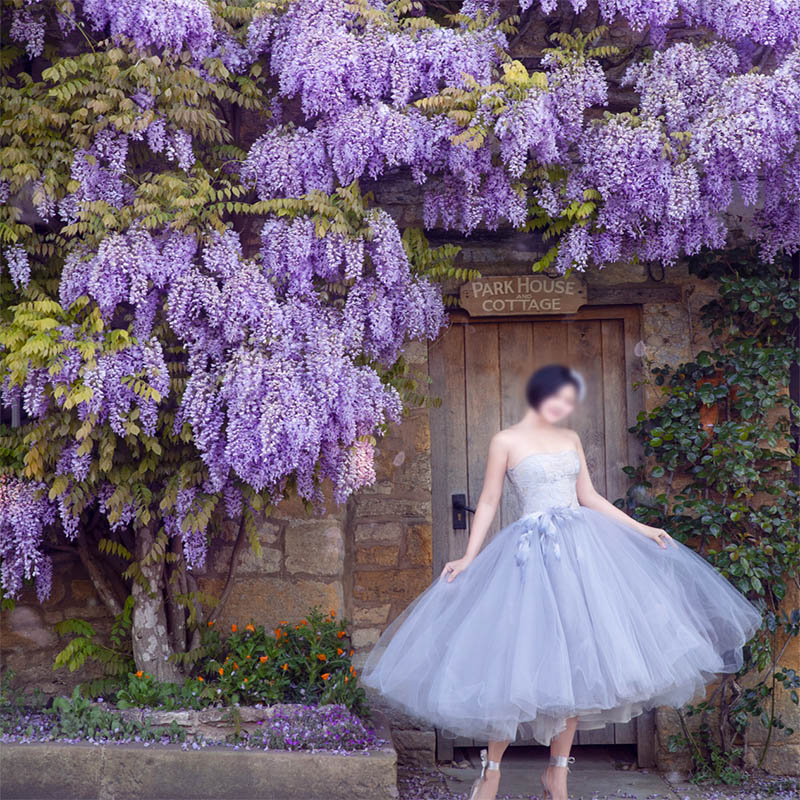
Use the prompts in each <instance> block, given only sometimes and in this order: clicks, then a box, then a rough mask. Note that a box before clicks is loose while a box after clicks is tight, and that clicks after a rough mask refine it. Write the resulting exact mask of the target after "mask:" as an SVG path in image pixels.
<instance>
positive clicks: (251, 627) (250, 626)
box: [244, 622, 256, 631]
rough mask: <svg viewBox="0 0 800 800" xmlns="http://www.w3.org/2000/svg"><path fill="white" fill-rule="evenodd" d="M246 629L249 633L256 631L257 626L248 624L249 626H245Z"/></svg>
mask: <svg viewBox="0 0 800 800" xmlns="http://www.w3.org/2000/svg"><path fill="white" fill-rule="evenodd" d="M244 627H245V629H246V630H248V631H255V629H256V626H255V625H253V623H252V622H248V623H247V625H245V626H244Z"/></svg>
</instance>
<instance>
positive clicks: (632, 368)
mask: <svg viewBox="0 0 800 800" xmlns="http://www.w3.org/2000/svg"><path fill="white" fill-rule="evenodd" d="M449 317H450V325H451V326H452V325H481V324H492V325H497V324H500V323H503V322H509V323H511V322H536V321H538V320H547V321H550V322H558V321H564V322H569V321H578V320H587V321H588V320H592V321H597V320H604V319H615V320H616V319H618V320H622V323H623V341H624V362H625V375H626V381H625V387H626V400H627V402H626V406H627V418H626V425H627V427H628V428H630V427H632V426H633V425H635V424H636V417H637V415H638V413H639V412H640V411H642V410H643V409H644V402H643V390H642V388H641V386H639V387H638V388H634V387H633V384H634V383H637V384H639V383H640V381H641V380H642V379H643V377H644V376H643V370H642V360H641V358H640V357H639V356H637V355H636V354H635V352H634V348H635V346H636V343H637V342H639V341H640V340H641V338H642V306H641V304H638V303H634V304H622V305H602V304H597V305H584V306H581V308H579V309H578V310H577V311H576V312H573V313H569V314H514V315H510V314H509V315H501V316H486V317H471V316H470V315H469V314H468V313H467V312H466V311H463V310H462V309H455V310H452V311H450V313H449ZM437 341H438V340H437ZM434 345H435V342H432V343H429V345H428V347H429V348H430V347H431V346H434ZM429 363H430V362H429ZM439 377H440V378H441V376H439ZM436 412H437V409H432V410H431V416H432V418H433V417H435V415H436ZM432 422H433V419H432ZM464 422H465V421H464ZM456 424H458V421H456ZM446 440H447V436H446V433H445V431H444V430H443V428H442V426H437V425H434V424H432V425H431V449H432V450H433V449H434V448H437V447H446V446H447V442H446ZM628 454H629V455H628V458H629V461H630V463H637V462H638V461H641V460H642V459H643V457H644V448H643V446H642V444H641V443H640V442H639V440H638V439H635V438H634V437H633V436H632V435H631V436H629V438H628ZM443 480H446V476H445V475H442V474H433V475H432V484H431V494H432V498H431V499H432V501H433V502H432V520H433V527H434V536H433V543H434V553H433V575H436V574H438V572H439V571H440V570H441V568H442V564H440V563H439V561H440V560H441V557H440V554H439V552H438V543H439V542H440V541H441V539H440V537H438V536H437V535H436V534H435V532H436V531H437V530H441V529H442V528H446V529H448V530H449V529H450V528H451V527H452V524H451V522H452V521H451V517H450V515H451V509H450V508H449V506H448V505H447V504H446V503H444V504H443V503H437V502H435V501H436V498H437V497H439V498H441V497H445V498H446V497H447V487H445V486H443V485H441V483H442V481H443ZM432 577H433V576H432ZM635 720H636V748H637V763H638V765H639V767H642V768H647V767H653V766H654V765H655V711H654V710H650V711H646V712H644V713H643V714H640V715H639V716H637V717H636V718H635ZM581 733H582V734H583V736H582V737H581V738H582V739H585V740H587V741H581V744H586V743H591V738H592V737H591V734H592V731H582V732H581ZM436 740H437V756H438V758H439V759H440V760H452V758H453V748H454V747H456V746H459V744H458V743H459V740H457V739H456V740H453V739H445V738H444V737H442V736H441V735H440V734H439V732H438V730H437V736H436Z"/></svg>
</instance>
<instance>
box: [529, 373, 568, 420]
mask: <svg viewBox="0 0 800 800" xmlns="http://www.w3.org/2000/svg"><path fill="white" fill-rule="evenodd" d="M577 403H578V390H577V389H576V388H575V386H573V385H572V384H571V383H565V384H564V385H563V386H562V387H561V388H560V389H559V390H558V391H557V392H554V393H553V394H551V395H549V396H547V397H545V399H544V400H542V402H541V403H540V404H539V408H537V409H536V410H537V411H538V413H539V415H540V416H542V417H543V418H544V419H546V420H547V421H548V422H559V421H560V420H562V419H564V417H566V416H567V415H568V414H570V413H571V412H572V411H573V410H574V408H575V406H576V405H577Z"/></svg>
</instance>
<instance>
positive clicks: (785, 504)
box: [625, 248, 800, 782]
mask: <svg viewBox="0 0 800 800" xmlns="http://www.w3.org/2000/svg"><path fill="white" fill-rule="evenodd" d="M689 271H690V274H693V275H696V276H697V277H698V278H699V279H709V278H710V279H712V280H714V281H716V282H717V287H718V291H717V295H716V296H715V298H714V299H713V300H712V301H710V302H708V303H706V304H705V305H704V306H702V308H701V309H700V314H701V322H702V325H703V327H704V328H705V329H706V332H707V334H708V338H709V341H710V347H709V349H705V350H701V351H700V352H698V353H697V355H696V356H695V357H694V359H693V360H692V361H689V362H686V363H681V364H678V365H677V366H676V367H670V366H668V365H664V366H656V365H654V364H653V363H649V364H648V365H647V366H648V368H649V369H648V371H649V373H650V378H648V379H647V381H648V382H650V383H651V384H653V385H655V386H658V387H661V391H662V392H663V401H662V402H661V404H660V405H659V406H658V407H656V408H653V409H652V410H650V411H647V412H644V411H643V412H640V413H639V415H638V417H637V422H636V424H635V425H634V426H633V427H632V428H630V429H629V430H630V432H632V433H635V434H636V435H637V436H638V437H639V438H640V440H641V441H642V442H643V445H644V451H645V455H646V456H648V459H647V464H646V465H645V466H640V467H632V466H629V467H626V468H625V472H626V473H627V474H628V475H629V476H631V477H633V478H634V479H635V480H634V485H633V486H632V487H631V489H630V490H629V499H628V502H629V504H631V505H632V506H633V508H632V512H633V513H634V514H635V516H636V517H637V518H638V519H641V520H642V521H646V522H647V523H648V524H652V525H656V526H658V527H665V528H666V529H667V530H669V532H670V533H671V534H672V535H673V536H674V537H675V538H676V539H678V540H679V541H681V542H684V543H687V544H691V545H692V546H693V547H695V548H696V549H697V551H698V552H699V553H700V554H701V555H703V556H704V557H705V558H706V559H708V561H709V562H710V563H711V564H712V565H713V566H714V567H716V568H717V569H718V570H719V571H720V572H721V573H722V574H723V575H724V576H725V577H726V578H727V579H728V580H730V581H731V583H732V584H733V585H735V586H736V588H737V589H739V591H741V592H743V593H744V594H746V595H747V596H748V597H749V598H750V599H751V600H752V601H753V602H754V603H756V604H757V605H758V606H759V607H760V609H761V611H762V613H763V615H764V619H765V626H764V629H763V630H762V631H760V632H759V634H757V635H756V637H754V639H753V640H752V641H751V643H750V646H749V647H747V648H745V664H744V665H743V668H742V670H741V672H740V674H739V675H738V676H736V675H726V676H725V677H724V679H723V680H722V681H721V683H720V684H719V686H718V687H717V688H716V689H715V690H714V692H713V693H712V695H711V696H710V697H709V698H708V699H707V700H706V701H705V702H703V703H701V704H698V705H697V706H689V707H688V713H689V715H699V716H700V724H699V726H698V728H697V730H696V731H694V732H690V731H689V727H688V726H687V725H686V724H685V719H684V717H683V715H681V723H682V725H683V734H682V735H681V736H678V737H675V738H674V739H673V740H672V742H671V745H672V747H673V749H678V748H679V747H684V746H688V747H689V748H690V751H691V753H692V756H693V760H694V763H695V768H696V775H697V776H698V777H705V776H709V777H710V776H712V775H713V777H714V778H716V779H718V780H719V779H722V780H727V781H729V782H735V780H736V776H737V774H738V773H737V771H736V770H735V769H734V768H733V767H732V764H733V762H734V761H735V759H736V758H737V757H738V756H740V755H741V752H742V750H741V747H740V746H739V745H740V744H741V741H742V739H741V737H742V733H743V730H744V725H745V724H746V722H747V720H748V718H752V717H756V718H758V719H760V721H761V722H762V724H763V725H764V726H765V727H766V728H767V729H768V733H767V736H766V739H765V741H764V743H763V747H762V749H761V752H760V754H759V757H758V764H759V765H761V763H762V762H763V760H764V756H765V754H766V751H767V748H768V746H769V744H770V741H771V740H772V733H773V730H776V729H782V730H783V732H784V733H785V734H787V735H788V734H791V733H792V732H793V730H792V728H790V727H788V726H787V725H785V724H784V723H783V722H782V721H781V719H780V718H779V716H778V715H777V714H776V709H775V705H776V703H775V700H776V688H777V685H778V684H779V683H780V684H782V685H783V686H784V688H785V689H786V690H787V691H788V692H789V697H790V698H791V700H792V701H793V702H794V703H797V702H798V691H797V690H798V687H800V676H798V675H797V674H796V672H795V671H794V670H793V669H790V668H788V667H784V666H781V660H782V658H783V656H784V653H785V651H786V647H787V645H788V643H789V642H790V641H791V640H792V638H793V637H795V636H797V635H798V633H800V609H787V608H786V603H785V602H784V600H785V598H786V596H787V590H788V588H789V585H790V582H794V583H795V584H796V585H798V586H800V540H799V539H798V536H797V520H798V510H799V508H800V502H798V498H799V495H798V489H800V486H798V484H797V482H796V480H795V479H794V477H793V465H794V466H798V465H800V455H798V454H797V453H796V452H795V447H796V445H795V444H794V443H793V436H792V421H794V424H795V425H797V424H798V422H799V421H800V406H798V404H797V402H795V400H793V399H792V397H791V396H790V393H789V375H790V370H791V365H792V362H793V361H795V362H796V361H797V360H798V356H799V355H800V354H799V353H798V347H797V332H796V325H797V305H798V297H799V296H800V281H798V280H797V279H796V278H793V277H792V274H791V268H790V264H789V260H788V259H784V260H783V261H781V260H776V261H775V263H773V264H765V263H764V262H763V261H761V260H759V259H758V258H757V256H756V254H755V252H754V251H753V250H751V249H747V248H741V249H735V250H731V251H727V252H719V251H718V252H714V253H705V252H704V253H702V254H701V255H698V256H697V257H694V258H693V259H690V261H689ZM656 484H657V485H656ZM748 672H753V673H757V674H758V677H759V680H758V681H757V682H756V683H755V685H752V686H751V688H747V689H744V688H742V686H741V685H740V682H739V681H740V678H741V677H742V675H743V674H746V673H748ZM750 683H751V682H749V681H748V684H750ZM714 711H716V712H717V715H716V718H717V736H716V737H712V735H711V730H710V727H709V718H710V717H711V716H712V713H713V712H714Z"/></svg>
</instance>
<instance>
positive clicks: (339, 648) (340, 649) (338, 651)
mask: <svg viewBox="0 0 800 800" xmlns="http://www.w3.org/2000/svg"><path fill="white" fill-rule="evenodd" d="M342 653H344V650H342V648H341V647H337V648H336V655H337V656H340V655H341V654H342Z"/></svg>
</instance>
